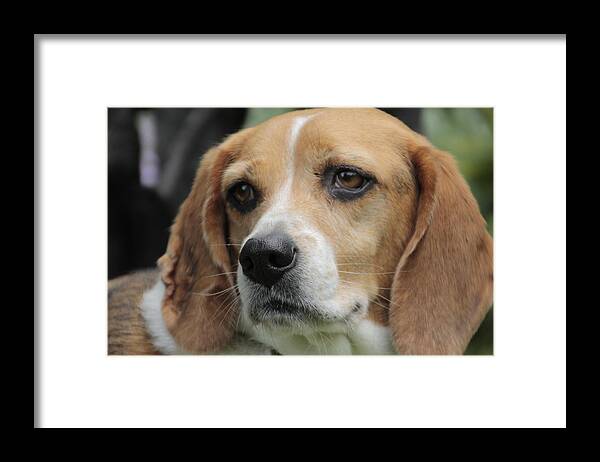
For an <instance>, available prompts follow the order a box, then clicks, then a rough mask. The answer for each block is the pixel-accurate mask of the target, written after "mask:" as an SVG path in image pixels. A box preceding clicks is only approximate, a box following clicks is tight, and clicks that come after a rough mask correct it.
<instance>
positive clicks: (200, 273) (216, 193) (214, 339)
mask: <svg viewBox="0 0 600 462" xmlns="http://www.w3.org/2000/svg"><path fill="white" fill-rule="evenodd" d="M245 134H247V130H244V131H241V132H239V133H237V134H235V135H232V136H231V137H229V138H228V139H227V140H225V142H224V143H223V144H221V145H220V146H218V147H216V148H213V149H211V150H209V151H208V152H207V153H206V154H205V155H204V157H203V158H202V161H201V163H200V166H199V168H198V172H197V174H196V178H195V180H194V184H193V186H192V190H191V192H190V194H189V195H188V197H187V198H186V199H185V201H184V202H183V204H182V205H181V207H180V209H179V213H178V215H177V217H176V218H175V222H174V224H173V226H172V227H171V235H170V238H169V243H168V246H167V251H166V253H165V254H164V255H163V256H162V257H161V258H159V260H158V266H159V268H160V273H161V278H162V281H163V282H164V284H165V295H164V299H163V304H162V315H163V318H164V320H165V323H166V325H167V328H168V329H169V331H170V333H171V334H172V335H173V337H174V338H175V341H176V342H177V344H178V345H179V346H180V347H181V348H182V349H183V350H184V351H186V352H189V353H206V352H211V351H215V350H218V349H220V348H222V347H223V346H225V345H226V344H227V343H228V342H229V341H230V340H231V338H232V337H233V331H234V324H235V319H236V317H237V315H238V307H237V304H236V295H237V294H236V293H235V290H234V289H233V285H234V279H235V278H234V277H233V276H234V275H233V273H232V271H233V270H232V264H231V261H232V258H231V254H230V251H229V250H228V248H229V247H228V246H226V244H227V236H226V232H227V220H226V216H225V205H224V204H223V200H222V198H221V190H220V189H221V176H222V173H223V170H224V169H225V167H226V166H227V163H228V162H229V160H230V159H231V158H232V156H233V155H234V154H235V152H236V151H237V150H239V148H240V147H241V144H242V142H243V140H244V139H245Z"/></svg>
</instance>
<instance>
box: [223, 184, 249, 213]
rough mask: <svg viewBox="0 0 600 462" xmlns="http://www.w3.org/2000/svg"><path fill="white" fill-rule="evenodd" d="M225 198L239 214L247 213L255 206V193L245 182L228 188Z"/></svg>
mask: <svg viewBox="0 0 600 462" xmlns="http://www.w3.org/2000/svg"><path fill="white" fill-rule="evenodd" d="M227 197H228V199H229V203H230V204H231V205H233V206H234V207H235V208H236V209H238V210H239V211H240V212H249V211H250V210H252V209H253V208H254V207H255V206H256V191H255V190H254V188H253V187H252V186H251V185H250V184H248V183H246V182H245V181H241V182H239V183H236V184H235V185H233V186H232V187H231V188H229V191H228V193H227Z"/></svg>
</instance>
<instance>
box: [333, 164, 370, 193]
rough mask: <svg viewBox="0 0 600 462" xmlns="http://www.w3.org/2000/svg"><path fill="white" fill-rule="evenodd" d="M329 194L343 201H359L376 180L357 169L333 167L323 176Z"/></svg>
mask: <svg viewBox="0 0 600 462" xmlns="http://www.w3.org/2000/svg"><path fill="white" fill-rule="evenodd" d="M321 178H322V182H323V186H324V187H325V189H326V190H327V191H329V194H331V195H332V196H333V197H334V198H336V199H338V200H341V201H350V200H354V199H358V198H359V197H361V196H362V195H363V194H365V193H366V192H367V191H368V190H369V189H370V188H371V187H372V186H373V185H374V184H375V182H376V181H375V178H374V177H373V176H371V175H369V174H368V173H366V172H364V171H362V170H361V169H359V168H357V167H351V166H345V165H344V166H337V167H336V166H332V167H329V168H328V169H327V170H325V173H323V175H322V176H321Z"/></svg>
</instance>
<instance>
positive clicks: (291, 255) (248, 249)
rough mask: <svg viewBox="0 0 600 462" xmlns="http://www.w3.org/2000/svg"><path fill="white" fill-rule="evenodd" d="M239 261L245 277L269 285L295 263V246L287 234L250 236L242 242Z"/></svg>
mask: <svg viewBox="0 0 600 462" xmlns="http://www.w3.org/2000/svg"><path fill="white" fill-rule="evenodd" d="M239 261H240V265H241V266H242V271H243V272H244V275H245V276H246V277H248V278H249V279H250V280H252V281H254V282H256V283H258V284H261V285H263V286H266V287H271V286H273V285H274V284H275V283H276V282H277V281H279V280H280V279H281V278H282V276H283V275H284V274H285V273H286V272H287V271H289V270H291V269H292V268H293V267H294V266H295V265H296V247H295V245H294V241H293V240H292V239H291V238H290V237H289V236H287V235H285V234H281V233H272V234H269V235H267V236H264V237H260V238H251V239H248V240H247V241H246V243H245V244H244V247H243V248H242V251H241V252H240V257H239Z"/></svg>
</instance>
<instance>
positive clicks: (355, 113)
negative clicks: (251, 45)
mask: <svg viewBox="0 0 600 462" xmlns="http://www.w3.org/2000/svg"><path fill="white" fill-rule="evenodd" d="M307 115H310V116H312V118H311V119H310V120H308V122H306V124H305V126H304V127H303V129H302V133H301V135H300V136H299V138H298V140H297V143H296V145H295V149H294V151H295V152H294V153H293V162H294V166H293V171H294V173H293V182H292V185H291V192H292V194H291V203H290V205H289V206H290V207H292V208H293V209H294V210H298V211H301V215H302V217H303V219H305V220H307V222H309V223H310V224H311V225H312V226H313V227H315V228H317V229H318V230H319V232H321V233H322V234H323V235H325V236H326V237H327V239H328V241H329V242H330V243H331V245H332V246H333V247H334V250H335V254H336V263H337V265H338V272H339V274H340V278H341V279H342V280H343V281H344V284H346V287H348V285H350V286H359V287H361V288H363V289H364V290H365V291H367V293H368V294H369V296H370V299H371V300H372V302H371V305H370V307H369V313H368V316H369V318H370V319H372V320H374V321H376V322H377V323H380V324H383V325H387V324H388V323H389V325H390V327H391V329H392V333H393V338H394V345H395V347H396V349H397V351H398V352H399V353H402V354H460V353H462V352H464V349H465V348H466V346H467V344H468V342H469V340H470V339H471V337H472V335H473V334H474V333H475V331H476V329H477V327H478V326H479V324H480V323H481V321H482V319H483V317H484V315H485V313H486V312H487V310H488V308H489V306H490V305H491V299H492V240H491V237H490V236H489V234H488V233H487V231H486V228H485V222H484V220H483V218H482V217H481V214H480V212H479V209H478V206H477V203H476V201H475V199H474V197H473V195H472V194H471V191H470V190H469V187H468V185H467V184H466V182H465V181H464V179H463V178H462V176H461V175H460V173H459V171H458V168H457V167H456V165H455V163H454V161H453V159H452V158H451V156H450V155H448V154H447V153H443V152H441V151H439V150H437V149H435V148H434V147H432V146H431V144H430V143H429V142H428V141H427V140H426V139H425V138H424V137H423V136H421V135H419V134H417V133H415V132H413V131H412V130H410V129H409V128H408V127H406V125H404V124H403V123H402V122H399V121H398V120H397V119H395V118H394V117H391V116H389V115H387V114H385V113H383V112H381V111H378V110H375V109H314V110H309V111H297V112H293V113H288V114H284V115H282V116H278V117H275V118H273V119H270V120H269V121H267V122H265V123H263V124H261V125H259V126H257V127H255V128H251V129H246V130H244V131H242V132H240V133H238V134H236V135H234V136H232V137H230V138H228V139H227V140H226V141H225V142H224V143H223V144H222V145H221V146H219V147H217V148H215V149H212V150H211V151H209V152H208V153H207V154H206V155H205V156H204V158H203V160H202V162H201V165H200V168H199V170H198V174H197V177H196V181H195V182H194V186H193V188H192V191H191V193H190V195H189V196H188V198H187V199H186V201H185V202H184V204H183V205H182V206H181V209H180V212H179V215H178V216H177V218H176V220H175V224H174V225H173V228H172V233H171V238H170V241H169V245H168V249H167V252H166V254H165V255H164V256H163V257H161V259H160V260H159V266H160V268H161V275H162V279H163V281H164V282H165V284H166V288H167V290H166V296H165V300H164V304H163V315H164V317H165V320H166V323H167V326H168V327H169V330H170V331H171V333H172V334H173V336H174V337H175V339H176V340H177V342H178V343H179V344H180V345H181V346H182V347H183V348H184V349H186V350H188V351H190V352H210V351H215V350H216V349H218V348H220V347H222V346H224V345H226V344H227V343H228V342H229V341H230V340H231V338H232V336H233V330H234V325H235V321H236V319H237V313H238V311H237V309H238V307H237V304H236V301H235V295H236V294H235V291H234V290H231V288H232V285H233V283H234V282H235V274H233V273H234V271H235V269H236V266H237V256H238V250H239V249H238V247H236V245H239V244H240V243H241V242H242V241H243V240H244V238H245V237H246V236H248V234H249V233H250V232H251V231H252V229H253V228H254V226H255V225H256V223H257V221H258V220H259V219H260V217H261V216H262V215H263V214H264V213H265V211H267V210H268V209H269V208H270V207H271V205H272V204H273V203H274V201H276V200H277V194H278V191H279V190H280V189H281V186H282V185H283V184H285V182H286V180H287V179H288V175H289V172H290V169H289V165H288V162H287V160H289V157H287V155H286V152H287V150H288V148H289V146H288V142H289V139H288V134H289V132H290V127H291V125H292V123H293V120H294V119H295V118H296V117H298V116H307ZM332 163H334V164H348V165H354V166H357V167H360V168H362V169H363V170H366V171H369V172H371V173H373V174H374V175H375V176H376V178H377V184H376V185H375V186H374V187H373V189H372V191H370V192H369V193H368V194H365V196H363V197H362V198H360V199H358V200H355V201H351V202H345V203H339V202H336V201H335V200H334V199H332V198H331V197H330V196H329V195H328V194H327V192H326V191H325V190H324V189H323V187H322V185H321V183H320V178H319V175H318V174H319V173H320V172H322V171H323V170H324V169H325V167H326V166H327V165H330V164H332ZM241 179H244V180H247V181H250V182H251V183H252V184H253V185H254V186H255V187H256V188H257V189H258V190H259V191H260V193H261V201H260V203H259V205H258V206H257V208H256V209H254V210H253V211H252V212H250V213H248V214H245V215H242V214H240V213H238V212H237V211H236V210H234V209H233V208H231V207H230V206H229V205H228V204H227V203H226V201H225V194H226V191H227V190H228V188H229V187H230V186H231V185H232V184H233V183H235V182H236V181H239V180H241ZM293 237H294V239H298V240H300V241H301V240H302V239H308V238H306V237H302V236H299V237H296V236H293ZM299 243H300V245H310V242H299ZM226 244H227V245H226ZM221 273H228V274H221ZM355 273H360V274H355ZM215 275H218V276H215ZM340 290H344V286H342V287H341V288H340ZM220 291H225V292H223V293H222V294H220V295H209V294H210V293H216V292H220Z"/></svg>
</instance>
